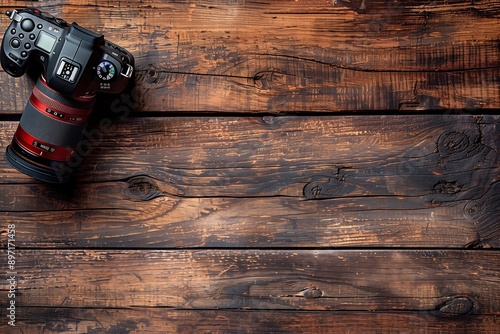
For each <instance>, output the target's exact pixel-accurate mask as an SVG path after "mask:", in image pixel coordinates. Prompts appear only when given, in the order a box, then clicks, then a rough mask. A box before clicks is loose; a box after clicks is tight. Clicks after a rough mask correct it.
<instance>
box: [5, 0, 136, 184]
mask: <svg viewBox="0 0 500 334" xmlns="http://www.w3.org/2000/svg"><path fill="white" fill-rule="evenodd" d="M6 14H7V16H8V17H9V18H10V19H11V20H12V22H11V24H10V26H9V27H8V28H7V30H6V32H5V35H4V38H3V41H2V50H1V53H0V61H1V64H2V67H3V68H4V70H5V71H6V72H7V73H8V74H10V75H11V76H14V77H20V76H22V75H23V74H25V73H26V70H27V69H28V67H29V66H30V65H31V64H33V63H36V62H39V63H40V64H41V65H42V67H43V72H42V74H41V75H40V77H39V79H38V81H37V83H36V85H35V87H34V88H33V91H32V94H31V96H30V98H29V100H28V102H27V104H26V107H25V110H24V112H23V115H22V117H21V120H20V122H19V126H18V129H17V131H16V133H15V134H14V138H13V140H12V144H11V145H9V146H8V147H7V152H6V154H5V158H6V160H7V162H8V163H9V164H10V165H11V166H13V167H15V168H16V169H18V170H20V171H22V172H24V173H25V174H28V175H30V176H33V177H35V178H37V179H39V180H42V181H46V182H52V183H64V182H66V181H67V180H68V179H69V177H70V174H71V172H72V169H71V168H67V165H68V162H69V161H70V160H71V158H72V157H73V156H74V155H75V152H76V151H77V148H78V144H79V143H80V142H81V139H82V137H83V134H84V132H85V128H86V126H87V123H88V120H89V117H90V113H91V112H92V108H93V106H94V102H95V97H96V93H107V94H118V93H121V92H122V91H123V90H125V88H126V87H127V86H128V84H129V83H130V81H131V78H132V75H133V72H134V57H133V56H132V54H131V53H130V52H128V51H127V50H125V49H123V48H121V47H119V46H118V45H116V44H113V43H111V42H109V41H107V40H105V39H104V36H103V35H101V34H97V33H94V32H92V31H89V30H87V29H85V28H82V27H80V26H79V25H78V24H76V23H72V24H68V23H67V22H66V21H65V20H63V19H61V18H57V17H54V16H53V15H51V14H49V13H46V12H42V11H41V10H39V9H37V8H27V9H22V10H13V11H7V12H6Z"/></svg>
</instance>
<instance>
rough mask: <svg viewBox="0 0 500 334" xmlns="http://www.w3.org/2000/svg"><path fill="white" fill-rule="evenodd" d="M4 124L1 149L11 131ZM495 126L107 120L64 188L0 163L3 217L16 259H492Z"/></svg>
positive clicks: (464, 121) (453, 120) (482, 120)
mask: <svg viewBox="0 0 500 334" xmlns="http://www.w3.org/2000/svg"><path fill="white" fill-rule="evenodd" d="M3 124H4V129H5V130H4V131H1V132H0V133H4V134H5V135H4V136H5V137H4V138H5V140H6V141H7V138H10V137H11V136H12V131H13V130H14V129H15V125H16V123H3ZM498 124H499V118H498V117H489V116H477V117H473V116H467V115H463V116H456V115H444V116H442V115H435V116H413V117H410V116H406V117H400V116H377V117H368V116H363V117H342V118H341V119H340V118H337V117H321V118H315V117H264V118H174V119H167V118H155V119H142V118H140V119H128V120H124V121H120V120H116V121H115V125H114V128H113V129H112V130H109V131H108V132H103V133H102V134H101V135H100V136H97V135H96V136H94V137H95V138H98V137H99V138H100V141H95V142H94V144H95V146H94V147H92V149H91V150H89V151H90V154H89V155H88V156H86V160H85V162H84V163H83V165H81V166H79V167H78V168H77V172H76V174H77V175H76V178H77V180H78V183H77V184H75V185H73V188H69V187H68V188H57V187H52V186H47V185H43V184H40V183H39V182H37V183H32V179H30V178H29V177H27V176H24V175H22V174H20V173H18V172H17V171H15V170H13V169H12V168H10V167H7V166H5V162H1V163H0V166H2V167H1V168H2V173H1V174H3V175H4V176H3V178H2V182H3V183H2V184H0V189H1V196H0V199H1V201H2V203H4V204H3V206H2V209H1V210H2V212H3V213H4V215H5V218H4V221H5V222H6V223H13V224H17V226H18V235H17V238H18V241H19V242H20V243H21V244H22V245H23V247H51V248H52V247H64V248H65V247H76V248H79V247H90V248H99V247H112V248H127V247H129V246H130V243H131V242H133V244H134V247H141V248H149V247H161V248H165V247H166V248H171V247H199V246H201V247H259V248H262V247H264V248H273V247H339V246H342V247H345V246H348V247H358V246H363V247H366V246H376V247H459V248H474V247H478V248H482V247H498V246H499V245H500V230H499V228H498V224H497V222H498V220H497V217H498V212H499V207H498V205H497V202H498V198H499V195H500V186H499V183H498V173H499V170H500V169H499V165H498V153H497V152H499V147H498V144H499V143H498V141H497V139H498V135H499V132H498ZM92 131H93V130H90V131H89V132H92ZM96 133H97V132H96ZM124 138H125V139H124ZM89 142H90V139H89ZM158 143H162V144H161V145H159V144H158ZM18 180H19V181H20V182H27V183H25V184H20V183H17V182H18ZM14 181H15V182H16V183H14V184H13V183H12V182H14ZM34 199H36V200H34ZM117 213H119V214H117ZM47 226H51V229H49V230H47ZM54 230H56V231H58V232H57V233H53V231H54ZM61 236H64V237H63V238H62V237H61Z"/></svg>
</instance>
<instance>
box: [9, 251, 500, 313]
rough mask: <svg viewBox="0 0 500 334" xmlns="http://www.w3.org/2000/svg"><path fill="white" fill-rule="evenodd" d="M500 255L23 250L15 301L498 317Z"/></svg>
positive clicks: (54, 304)
mask: <svg viewBox="0 0 500 334" xmlns="http://www.w3.org/2000/svg"><path fill="white" fill-rule="evenodd" d="M499 256H500V254H499V252H497V251H456V250H451V251H442V250H408V251H393V250H392V251H391V250H388V251H383V250H234V249H232V250H201V249H195V250H172V251H159V250H154V249H150V250H148V251H143V250H122V251H118V250H39V249H38V250H20V251H18V257H17V262H16V268H17V275H18V277H19V279H18V291H19V293H18V295H17V296H16V305H18V306H19V307H21V308H22V305H29V306H41V307H65V308H66V307H71V308H128V307H139V308H141V307H165V308H180V309H270V310H280V309H288V310H345V311H429V312H430V311H436V310H439V311H440V312H444V313H446V314H450V315H452V316H453V315H454V316H458V317H459V316H461V315H467V314H485V315H498V314H500V302H499V296H500V284H499V283H500V281H499V277H498V271H499V270H500V258H499ZM2 275H3V274H2ZM3 289H5V288H3ZM0 292H2V293H3V294H6V293H7V292H6V291H5V290H2V291H0ZM2 304H3V305H5V304H4V302H2ZM1 309H2V312H3V314H4V313H5V312H6V308H5V307H2V308H1Z"/></svg>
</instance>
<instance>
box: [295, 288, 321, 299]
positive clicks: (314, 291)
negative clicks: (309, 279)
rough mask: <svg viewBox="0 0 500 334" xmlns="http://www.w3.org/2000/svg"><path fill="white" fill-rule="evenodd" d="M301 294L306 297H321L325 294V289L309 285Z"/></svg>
mask: <svg viewBox="0 0 500 334" xmlns="http://www.w3.org/2000/svg"><path fill="white" fill-rule="evenodd" d="M300 295H301V296H302V297H304V298H306V299H312V298H320V297H322V296H323V291H321V290H320V289H318V288H316V287H309V288H306V289H304V290H303V291H301V292H300Z"/></svg>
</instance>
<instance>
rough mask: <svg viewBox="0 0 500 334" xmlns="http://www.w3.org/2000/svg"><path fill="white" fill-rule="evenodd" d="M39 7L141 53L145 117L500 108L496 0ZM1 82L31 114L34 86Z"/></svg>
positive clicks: (2, 103)
mask: <svg viewBox="0 0 500 334" xmlns="http://www.w3.org/2000/svg"><path fill="white" fill-rule="evenodd" d="M24 6H26V3H25V2H23V1H14V2H9V3H8V4H7V3H4V4H3V5H2V6H0V10H3V11H4V10H6V9H10V8H11V7H24ZM43 8H44V9H46V10H49V11H51V12H53V13H55V14H57V15H60V16H62V17H64V18H65V19H66V20H67V21H68V22H72V21H76V22H79V23H80V24H82V25H84V26H85V27H87V28H89V29H92V30H96V31H100V32H102V33H103V34H104V35H105V36H106V38H107V39H109V40H111V41H115V42H117V43H119V44H120V45H122V46H123V47H125V48H127V49H129V50H130V51H131V52H132V53H133V54H134V55H135V58H136V63H137V71H136V89H135V91H134V94H133V95H134V97H135V98H136V110H138V111H141V112H146V111H155V112H157V111H161V112H166V113H172V112H187V111H198V112H215V111H217V112H230V113H234V112H237V113H241V112H271V113H278V112H303V111H308V112H311V111H318V112H321V111H326V112H333V111H346V110H349V111H354V110H372V111H380V112H383V111H384V110H415V111H418V110H429V109H431V110H432V109H467V110H478V109H484V108H499V107H500V93H499V91H500V90H499V85H500V84H499V80H498V77H499V75H500V60H499V59H500V51H499V48H498V42H499V36H500V34H499V31H500V23H499V20H498V17H499V15H500V14H499V13H500V11H499V10H500V2H498V1H497V0H482V1H474V3H470V2H452V3H450V2H425V1H419V0H417V1H406V2H404V3H403V2H391V1H390V2H387V1H368V0H367V1H340V0H339V1H326V0H314V1H296V2H292V1H285V0H279V1H272V2H268V3H265V2H258V1H208V2H207V1H176V2H163V1H158V0H148V1H140V2H137V3H134V2H132V3H123V2H120V1H107V2H106V4H101V3H100V4H99V6H96V5H90V4H88V3H86V2H82V1H76V0H74V1H51V2H50V3H47V4H44V7H43ZM0 23H1V25H2V26H7V25H8V18H7V17H6V16H2V18H1V21H0ZM0 84H1V85H2V87H4V96H5V97H6V98H4V99H1V100H0V110H1V112H2V113H19V112H20V111H21V110H23V108H24V104H25V101H26V100H27V98H28V94H29V90H30V85H31V83H30V82H29V79H28V78H23V79H12V78H10V77H8V76H6V75H2V76H1V77H0ZM20 87H22V88H21V89H19V88H20Z"/></svg>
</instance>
